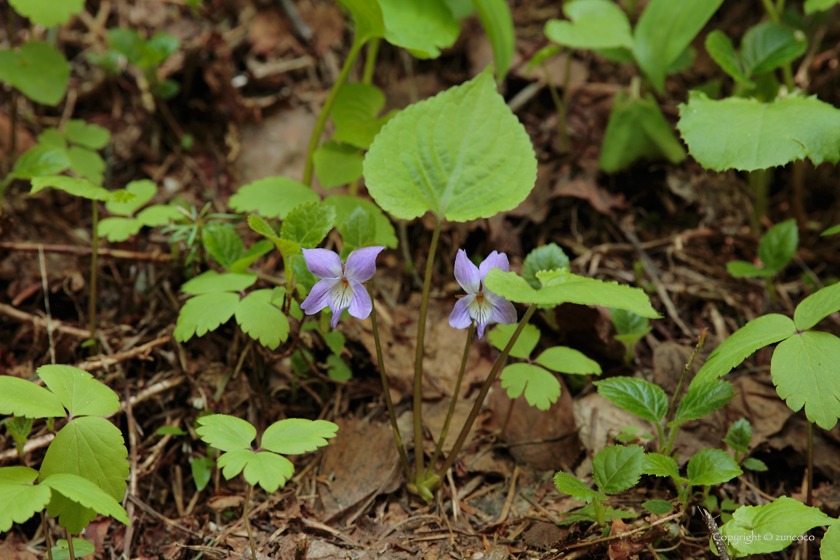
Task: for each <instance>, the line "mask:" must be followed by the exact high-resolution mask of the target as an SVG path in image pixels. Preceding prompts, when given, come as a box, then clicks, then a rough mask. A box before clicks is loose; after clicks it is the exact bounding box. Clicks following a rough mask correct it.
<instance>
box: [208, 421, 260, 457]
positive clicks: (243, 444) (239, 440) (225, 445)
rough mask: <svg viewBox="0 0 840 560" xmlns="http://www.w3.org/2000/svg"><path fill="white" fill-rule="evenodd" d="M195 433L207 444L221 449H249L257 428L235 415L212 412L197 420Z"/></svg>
mask: <svg viewBox="0 0 840 560" xmlns="http://www.w3.org/2000/svg"><path fill="white" fill-rule="evenodd" d="M197 422H198V428H196V429H195V433H197V434H198V435H199V436H201V439H202V441H204V443H206V444H207V445H210V446H212V447H215V448H216V449H219V450H221V451H234V450H237V449H249V448H250V447H251V442H252V441H254V438H255V437H257V430H256V428H254V427H253V426H252V425H251V424H250V423H248V422H246V421H245V420H243V419H242V418H237V417H236V416H229V415H227V414H212V415H210V416H202V417H201V418H199V419H198V420H197Z"/></svg>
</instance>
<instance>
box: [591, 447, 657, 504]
mask: <svg viewBox="0 0 840 560" xmlns="http://www.w3.org/2000/svg"><path fill="white" fill-rule="evenodd" d="M644 459H645V450H644V448H643V447H642V446H641V445H626V446H625V445H611V446H609V447H606V448H604V449H602V450H601V451H599V452H598V453H596V454H595V457H594V458H593V459H592V471H593V475H594V477H595V484H597V485H598V489H599V490H600V491H601V492H603V493H604V494H615V493H617V492H624V491H625V490H629V489H630V488H633V487H634V486H635V485H636V484H638V483H639V479H640V478H641V477H642V466H643V463H644Z"/></svg>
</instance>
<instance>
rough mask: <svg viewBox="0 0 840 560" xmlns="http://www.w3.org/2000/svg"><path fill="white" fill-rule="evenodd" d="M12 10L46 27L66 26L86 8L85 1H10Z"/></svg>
mask: <svg viewBox="0 0 840 560" xmlns="http://www.w3.org/2000/svg"><path fill="white" fill-rule="evenodd" d="M9 4H11V6H12V8H14V9H15V11H16V12H17V13H19V14H20V15H22V16H23V17H25V18H28V19H29V20H30V21H31V22H32V23H38V24H41V25H43V26H44V27H55V26H56V25H64V24H65V23H67V21H68V20H69V19H70V16H72V15H73V14H78V13H79V12H81V11H82V10H83V9H84V7H85V1H84V0H9Z"/></svg>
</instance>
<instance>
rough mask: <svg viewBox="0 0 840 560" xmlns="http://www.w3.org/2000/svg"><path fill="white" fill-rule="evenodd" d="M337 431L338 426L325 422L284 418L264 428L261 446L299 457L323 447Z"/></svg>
mask: <svg viewBox="0 0 840 560" xmlns="http://www.w3.org/2000/svg"><path fill="white" fill-rule="evenodd" d="M337 431H338V426H337V425H335V424H333V423H332V422H327V421H326V420H307V419H305V418H286V419H285V420H279V421H277V422H275V423H274V424H272V425H271V426H269V427H268V428H266V430H265V433H263V437H262V441H261V444H262V447H263V449H268V450H269V451H274V452H275V453H283V454H284V455H300V454H301V453H307V452H309V451H315V450H316V449H318V448H319V447H324V446H325V445H327V444H328V443H329V442H328V441H327V440H328V439H331V438H334V437H335V433H336V432H337Z"/></svg>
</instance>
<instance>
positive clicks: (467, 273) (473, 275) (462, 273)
mask: <svg viewBox="0 0 840 560" xmlns="http://www.w3.org/2000/svg"><path fill="white" fill-rule="evenodd" d="M455 280H457V281H458V283H459V284H460V285H461V287H462V288H464V291H465V292H467V293H468V294H475V293H478V291H479V290H481V275H480V274H479V272H478V267H477V266H475V265H474V264H473V263H472V262H471V261H470V259H469V258H467V252H466V251H464V250H463V249H458V256H456V257H455ZM462 328H463V327H462Z"/></svg>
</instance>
